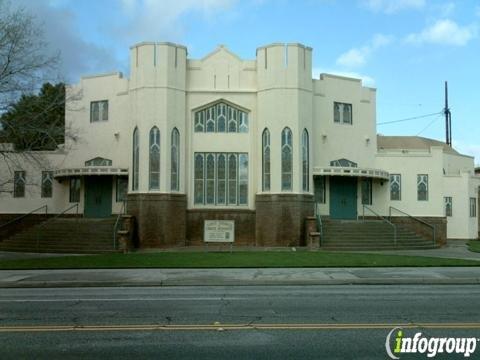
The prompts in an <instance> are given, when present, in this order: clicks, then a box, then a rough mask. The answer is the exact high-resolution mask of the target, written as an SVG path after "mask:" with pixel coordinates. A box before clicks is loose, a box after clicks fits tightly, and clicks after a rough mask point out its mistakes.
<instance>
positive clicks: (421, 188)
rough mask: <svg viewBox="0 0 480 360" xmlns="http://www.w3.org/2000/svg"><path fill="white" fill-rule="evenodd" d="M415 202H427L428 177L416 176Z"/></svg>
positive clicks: (423, 175)
mask: <svg viewBox="0 0 480 360" xmlns="http://www.w3.org/2000/svg"><path fill="white" fill-rule="evenodd" d="M417 200H419V201H427V200H428V175H425V174H420V175H417Z"/></svg>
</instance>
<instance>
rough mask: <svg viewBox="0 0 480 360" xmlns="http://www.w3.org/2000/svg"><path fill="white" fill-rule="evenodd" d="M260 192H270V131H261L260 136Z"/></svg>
mask: <svg viewBox="0 0 480 360" xmlns="http://www.w3.org/2000/svg"><path fill="white" fill-rule="evenodd" d="M262 149H263V153H262V154H263V158H262V190H263V191H270V131H268V129H265V130H263V134H262Z"/></svg>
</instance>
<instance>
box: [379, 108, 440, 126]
mask: <svg viewBox="0 0 480 360" xmlns="http://www.w3.org/2000/svg"><path fill="white" fill-rule="evenodd" d="M441 114H443V110H442V111H439V112H436V113H432V114H426V115H420V116H414V117H409V118H405V119H399V120H393V121H385V122H381V123H377V125H387V124H394V123H398V122H403V121H410V120H416V119H423V118H426V117H430V116H435V115H441Z"/></svg>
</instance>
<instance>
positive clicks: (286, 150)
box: [282, 127, 293, 191]
mask: <svg viewBox="0 0 480 360" xmlns="http://www.w3.org/2000/svg"><path fill="white" fill-rule="evenodd" d="M292 158H293V157H292V131H291V130H290V129H289V128H288V127H286V128H285V129H283V130H282V191H291V190H292V178H293V177H292V170H293V166H292V165H293V164H292Z"/></svg>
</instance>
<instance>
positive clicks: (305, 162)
mask: <svg viewBox="0 0 480 360" xmlns="http://www.w3.org/2000/svg"><path fill="white" fill-rule="evenodd" d="M302 170H303V171H302V185H303V191H308V190H309V180H310V178H309V153H308V131H307V129H303V134H302Z"/></svg>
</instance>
